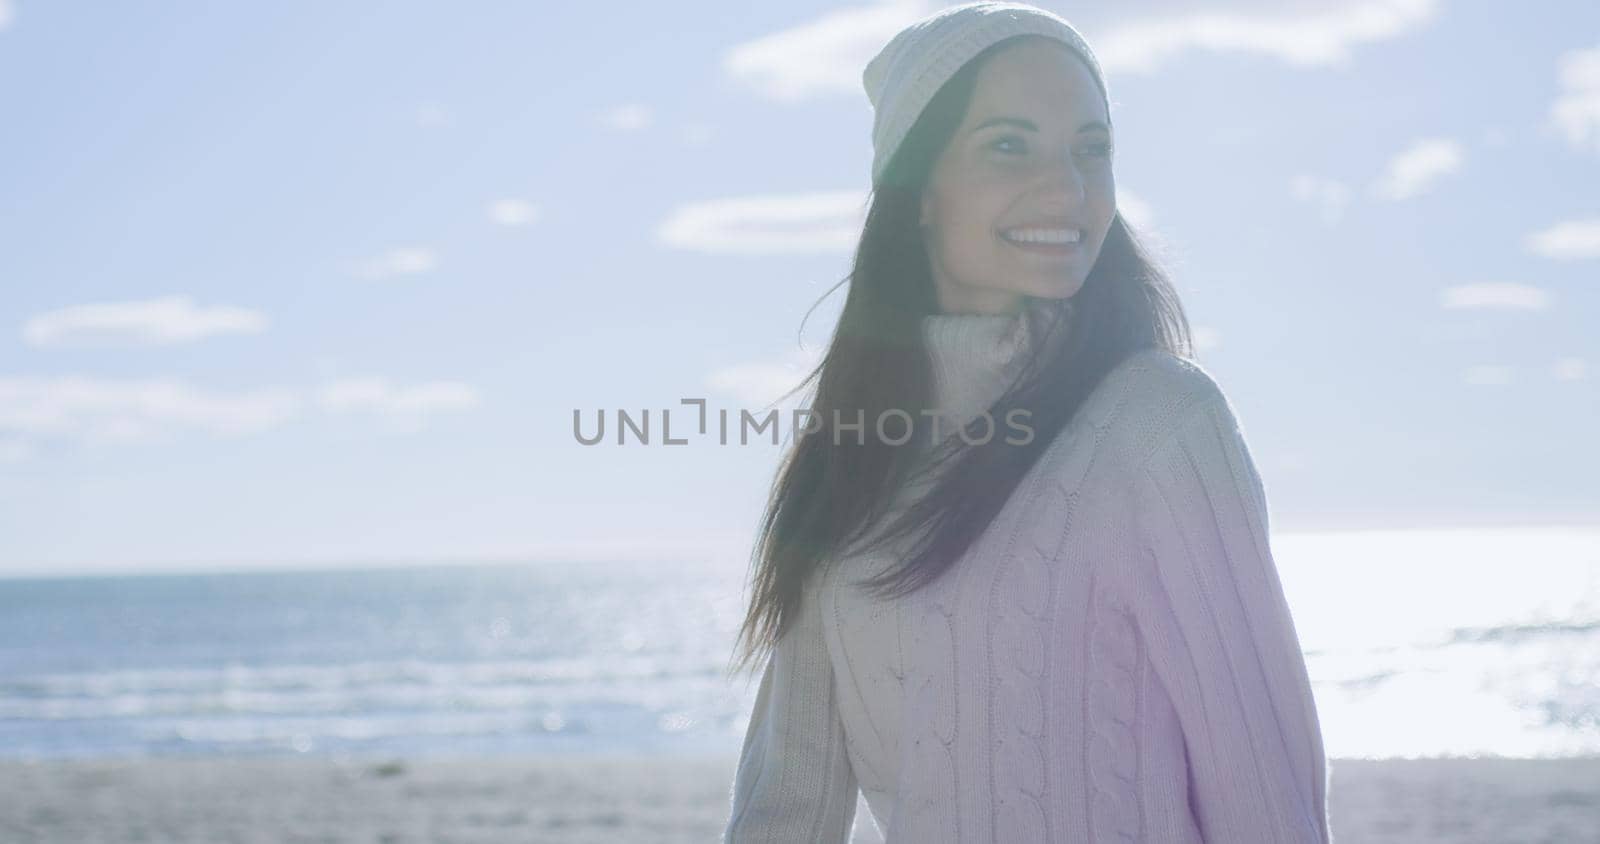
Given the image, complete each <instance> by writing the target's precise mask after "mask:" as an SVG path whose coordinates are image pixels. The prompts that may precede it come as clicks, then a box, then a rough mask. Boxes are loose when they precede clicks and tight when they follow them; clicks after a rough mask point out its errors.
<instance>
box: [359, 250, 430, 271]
mask: <svg viewBox="0 0 1600 844" xmlns="http://www.w3.org/2000/svg"><path fill="white" fill-rule="evenodd" d="M438 265H439V257H438V255H436V254H435V253H434V251H433V250H431V249H426V248H423V247H417V246H408V247H403V248H400V249H391V250H389V251H388V252H385V253H383V254H382V255H375V256H373V257H371V258H368V259H366V260H364V261H361V262H359V263H357V264H356V265H354V266H353V267H351V272H352V273H354V274H355V275H356V276H358V277H360V278H365V279H384V278H392V277H394V276H397V275H418V274H421V273H426V272H431V271H432V270H433V269H434V268H435V267H437V266H438Z"/></svg>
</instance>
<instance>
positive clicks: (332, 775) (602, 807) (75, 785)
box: [0, 756, 1600, 844]
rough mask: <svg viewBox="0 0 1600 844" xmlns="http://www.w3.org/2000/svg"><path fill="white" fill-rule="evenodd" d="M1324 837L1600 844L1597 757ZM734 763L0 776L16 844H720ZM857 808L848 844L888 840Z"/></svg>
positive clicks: (1474, 786) (1373, 800) (1463, 784)
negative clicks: (853, 833)
mask: <svg viewBox="0 0 1600 844" xmlns="http://www.w3.org/2000/svg"><path fill="white" fill-rule="evenodd" d="M1332 766H1333V783H1332V787H1331V791H1330V800H1331V804H1332V815H1333V826H1334V839H1335V840H1336V841H1338V842H1341V844H1365V842H1408V843H1409V844H1426V843H1427V842H1447V841H1448V842H1473V844H1491V843H1492V842H1506V844H1512V842H1515V844H1536V842H1600V759H1576V760H1415V761H1410V760H1394V761H1367V760H1334V761H1333V763H1332ZM733 769H734V759H733V758H732V757H726V756H707V757H695V758H679V757H654V756H635V757H622V756H607V757H596V756H546V757H483V758H437V757H429V758H422V759H404V760H402V759H383V758H364V757H331V756H310V757H298V758H260V757H258V758H162V759H127V760H119V759H104V760H44V761H37V762H30V761H5V762H0V794H4V795H5V799H4V800H0V839H3V840H4V841H5V842H8V844H11V842H17V843H18V844H21V842H73V844H91V842H113V841H114V842H122V841H148V842H218V843H219V844H220V842H387V843H388V844H402V842H511V841H516V842H575V843H576V844H582V842H602V841H604V842H669V843H670V842H697V844H706V842H715V841H717V840H718V837H719V835H720V833H721V828H722V824H723V822H724V821H725V820H726V813H727V805H728V788H729V784H730V782H731V777H732V774H733ZM865 813H866V805H865V804H864V803H862V804H860V805H859V807H858V814H857V825H856V837H855V841H856V842H860V844H866V842H878V841H880V840H881V839H880V838H879V837H878V835H877V834H876V831H875V830H874V829H873V827H872V823H871V821H870V820H869V819H868V818H867V817H866V814H865Z"/></svg>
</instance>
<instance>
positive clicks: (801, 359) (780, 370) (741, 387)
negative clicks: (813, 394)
mask: <svg viewBox="0 0 1600 844" xmlns="http://www.w3.org/2000/svg"><path fill="white" fill-rule="evenodd" d="M821 362H822V350H821V349H820V348H811V349H792V350H790V352H789V354H788V355H786V356H784V357H783V358H782V359H779V360H774V361H756V362H751V363H740V364H732V365H729V366H725V367H722V368H721V369H718V370H716V371H714V372H712V373H711V374H710V375H707V376H706V381H705V383H706V386H707V387H709V388H710V389H712V390H716V391H718V392H723V393H728V394H731V395H733V396H735V397H736V398H738V399H739V400H740V401H742V402H744V403H745V404H747V405H749V407H748V408H747V409H748V410H750V411H751V412H752V413H754V412H756V410H758V409H760V408H764V407H766V406H767V405H769V404H772V403H773V402H777V401H778V400H779V399H780V398H781V397H783V395H784V393H787V392H788V391H790V390H793V389H794V388H795V387H797V386H799V384H800V382H801V381H802V380H804V379H805V377H806V375H808V374H809V373H810V372H811V370H812V369H814V368H816V366H817V364H819V363H821ZM803 395H804V394H803V393H797V394H795V395H794V396H790V397H788V399H787V400H786V403H785V404H780V405H778V407H779V409H783V408H785V407H787V406H788V404H790V403H793V404H798V403H799V401H798V400H799V399H801V398H803ZM785 426H787V420H785Z"/></svg>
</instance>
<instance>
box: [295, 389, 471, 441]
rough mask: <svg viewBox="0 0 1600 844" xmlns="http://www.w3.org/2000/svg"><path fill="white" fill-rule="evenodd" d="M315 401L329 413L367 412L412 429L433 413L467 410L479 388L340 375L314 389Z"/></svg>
mask: <svg viewBox="0 0 1600 844" xmlns="http://www.w3.org/2000/svg"><path fill="white" fill-rule="evenodd" d="M317 403H318V405H319V406H320V407H322V409H324V410H326V411H329V412H331V413H369V414H374V415H377V416H379V417H383V418H384V419H386V420H387V421H389V422H391V423H395V424H397V425H398V426H400V427H403V428H406V429H410V430H415V429H416V428H418V427H420V425H421V423H422V422H423V420H424V418H425V417H427V416H429V415H430V414H434V413H441V412H444V413H448V412H451V411H460V410H470V409H472V408H475V407H477V406H478V404H479V397H478V391H477V390H476V389H475V388H474V387H473V386H472V385H470V384H464V383H461V382H459V381H429V382H424V383H421V384H413V385H410V386H403V385H397V384H394V383H392V382H391V381H390V380H389V379H387V378H378V377H370V378H341V379H338V380H335V381H330V382H328V383H326V384H324V385H322V387H321V388H320V389H318V390H317Z"/></svg>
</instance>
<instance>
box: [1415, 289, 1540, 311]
mask: <svg viewBox="0 0 1600 844" xmlns="http://www.w3.org/2000/svg"><path fill="white" fill-rule="evenodd" d="M1549 303H1550V297H1549V295H1548V294H1546V293H1545V292H1544V291H1543V290H1541V289H1540V288H1537V287H1534V286H1532V285H1528V284H1513V283H1510V282H1484V283H1480V284H1462V285H1457V286H1455V287H1446V288H1445V289H1443V290H1441V291H1439V306H1440V307H1443V308H1521V309H1523V310H1530V311H1537V310H1543V309H1544V308H1545V306H1547V305H1548V304H1549Z"/></svg>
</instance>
